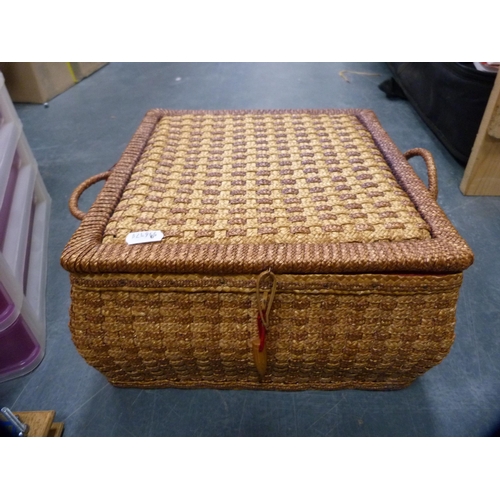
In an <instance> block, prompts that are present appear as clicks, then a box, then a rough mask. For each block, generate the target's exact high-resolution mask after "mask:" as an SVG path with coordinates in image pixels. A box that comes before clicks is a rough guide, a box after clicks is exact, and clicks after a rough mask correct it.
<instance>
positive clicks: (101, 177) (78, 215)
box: [69, 170, 111, 220]
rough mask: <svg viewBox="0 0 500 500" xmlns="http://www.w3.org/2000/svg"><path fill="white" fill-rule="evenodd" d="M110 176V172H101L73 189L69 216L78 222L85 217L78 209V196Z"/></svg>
mask: <svg viewBox="0 0 500 500" xmlns="http://www.w3.org/2000/svg"><path fill="white" fill-rule="evenodd" d="M110 174H111V170H108V171H106V172H101V173H100V174H97V175H93V176H92V177H89V178H88V179H87V180H86V181H83V182H82V183H81V184H80V185H79V186H77V187H76V188H75V190H74V191H73V193H72V194H71V197H70V199H69V211H70V212H71V215H73V217H76V218H77V219H79V220H82V219H83V218H84V217H85V212H82V211H81V210H80V209H79V208H78V200H79V199H80V196H81V195H82V193H83V192H84V191H85V190H86V189H87V188H89V187H90V186H92V185H93V184H95V183H96V182H99V181H102V180H104V179H107V178H108V177H109V176H110Z"/></svg>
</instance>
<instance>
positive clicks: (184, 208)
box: [61, 110, 472, 274]
mask: <svg viewBox="0 0 500 500" xmlns="http://www.w3.org/2000/svg"><path fill="white" fill-rule="evenodd" d="M197 123H199V124H198V125H196V124H197ZM198 134H200V135H198ZM207 134H208V136H209V137H208V136H207ZM205 137H206V138H205ZM282 141H284V142H282ZM311 155H312V156H311ZM242 165H245V166H244V167H243V166H242ZM365 176H366V177H365ZM294 181H295V183H293V182H294ZM287 182H290V184H287ZM143 229H155V230H162V231H163V232H164V233H165V235H166V237H165V238H164V239H163V240H162V241H161V242H158V243H155V244H153V245H133V246H129V245H126V244H125V243H124V241H123V239H124V237H125V235H126V233H127V231H131V230H143ZM61 262H62V265H63V266H64V267H65V269H67V270H68V271H70V272H78V273H80V272H141V273H142V272H174V273H190V272H207V273H212V274H215V273H218V274H225V273H230V274H236V273H238V274H241V273H259V272H261V271H262V270H263V269H267V268H269V267H271V268H272V269H273V271H274V272H275V273H344V272H393V271H413V272H416V271H420V272H460V271H463V270H464V269H465V268H467V267H468V266H469V265H470V264H471V263H472V253H471V251H470V249H469V248H468V247H467V245H466V243H465V242H464V241H463V240H462V238H460V236H459V235H458V233H457V232H456V230H455V229H454V228H453V226H452V225H451V224H450V222H449V221H448V219H447V218H446V216H445V215H444V214H443V212H442V211H441V209H440V208H439V207H438V205H437V204H436V202H435V200H434V198H433V196H432V195H431V194H430V193H429V192H428V190H427V188H426V187H425V185H424V184H423V183H422V182H421V180H420V179H419V178H418V176H417V175H416V174H415V173H414V172H413V169H412V168H411V166H410V165H409V164H408V162H407V161H406V159H405V158H404V156H403V155H402V154H401V153H400V152H399V150H398V149H397V148H396V147H395V146H394V144H393V143H392V141H391V140H390V139H389V137H388V136H387V134H386V133H385V131H384V130H383V129H382V127H381V126H380V124H379V122H378V120H377V118H376V117H375V115H374V114H373V113H372V112H371V111H366V110H342V111H336V110H309V111H307V110H306V111H300V110H296V111H213V112H209V111H205V112H203V111H191V112H190V111H168V110H153V111H151V112H149V113H148V114H147V115H146V118H145V119H144V121H143V122H142V124H141V126H140V127H139V129H138V131H137V133H136V134H135V136H134V137H133V139H132V141H131V142H130V144H129V146H128V147H127V149H126V151H125V152H124V154H123V156H122V158H121V159H120V160H119V162H118V163H117V165H116V166H115V167H114V168H113V170H112V172H111V175H110V176H109V179H108V181H107V182H106V184H105V186H104V188H103V189H102V191H101V193H100V195H99V196H98V198H97V200H96V202H95V203H94V205H93V206H92V208H91V209H90V211H89V212H88V214H87V215H86V216H85V218H84V220H83V221H82V224H81V225H80V227H79V229H78V230H77V231H76V233H75V234H74V236H73V237H72V238H71V240H70V242H69V243H68V245H67V246H66V248H65V250H64V252H63V255H62V261H61Z"/></svg>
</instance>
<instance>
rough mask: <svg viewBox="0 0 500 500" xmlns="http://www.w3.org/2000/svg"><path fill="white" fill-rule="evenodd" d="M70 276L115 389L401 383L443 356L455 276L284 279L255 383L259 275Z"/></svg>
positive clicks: (82, 325) (84, 330) (78, 313)
mask: <svg viewBox="0 0 500 500" xmlns="http://www.w3.org/2000/svg"><path fill="white" fill-rule="evenodd" d="M71 281H72V306H71V324H70V326H71V331H72V332H73V340H74V342H75V344H76V347H77V348H78V350H79V352H80V353H81V355H82V356H83V357H84V358H85V359H86V360H87V362H88V363H90V364H91V365H92V366H94V367H96V368H97V369H99V370H100V371H101V372H102V373H104V375H106V377H107V378H108V379H109V380H110V381H111V382H112V383H113V384H115V385H119V386H125V387H152V388H154V387H219V388H247V389H248V388H256V389H257V388H259V389H280V390H303V389H341V388H357V389H362V388H364V389H391V388H393V389H396V388H401V387H404V386H406V385H408V384H409V383H411V382H412V381H413V380H414V379H415V378H416V377H417V376H419V375H421V374H422V373H424V372H425V371H426V370H428V369H429V368H431V367H432V366H434V365H436V364H437V363H439V362H440V361H441V360H442V359H443V358H444V357H445V356H446V354H447V353H448V351H449V349H450V347H451V345H452V342H453V339H454V333H453V330H454V324H455V307H456V302H457V297H458V291H459V287H460V283H461V274H454V275H449V276H427V277H425V276H406V277H405V276H397V275H359V276H355V275H353V276H347V275H345V276H342V275H337V276H331V275H310V276H297V275H281V276H279V277H278V280H277V284H278V292H277V294H276V298H275V300H274V304H273V308H272V315H271V320H270V329H269V332H268V341H267V352H268V354H267V355H268V367H267V373H266V375H265V377H264V379H263V380H262V381H261V382H260V381H259V379H258V376H257V371H256V369H255V365H254V361H253V358H252V352H251V349H250V342H251V340H252V339H253V338H254V337H255V335H256V311H257V305H256V302H255V283H256V277H255V276H249V275H245V276H232V277H228V276H226V277H220V278H219V277H207V276H199V275H177V276H176V275H141V276H131V275H103V276H97V275H82V276H73V277H72V280H71Z"/></svg>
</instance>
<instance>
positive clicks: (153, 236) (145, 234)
mask: <svg viewBox="0 0 500 500" xmlns="http://www.w3.org/2000/svg"><path fill="white" fill-rule="evenodd" d="M162 239H163V233H162V232H161V231H138V232H136V233H128V234H127V237H126V238H125V241H126V242H127V243H128V244H129V245H137V244H139V243H152V242H153V241H161V240H162Z"/></svg>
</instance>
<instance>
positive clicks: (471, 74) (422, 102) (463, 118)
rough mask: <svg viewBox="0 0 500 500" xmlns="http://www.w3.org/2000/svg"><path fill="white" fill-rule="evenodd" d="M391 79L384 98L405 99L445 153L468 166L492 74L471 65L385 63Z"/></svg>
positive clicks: (490, 85) (381, 87) (492, 81)
mask: <svg viewBox="0 0 500 500" xmlns="http://www.w3.org/2000/svg"><path fill="white" fill-rule="evenodd" d="M388 66H389V68H390V70H391V72H392V74H393V78H390V79H389V80H386V81H384V82H382V83H381V84H380V85H379V88H380V89H381V90H383V91H384V92H385V93H386V95H387V97H406V98H407V99H408V100H409V101H410V102H411V104H412V105H413V107H414V108H415V110H416V111H417V113H418V114H419V115H420V117H421V118H422V119H423V120H424V122H425V123H426V124H427V126H428V127H429V128H430V129H431V130H432V131H433V132H434V133H435V134H436V136H437V137H438V138H439V140H440V141H441V142H442V143H443V144H444V146H445V147H446V148H447V149H448V151H449V152H450V153H451V154H452V155H453V156H454V157H455V158H456V159H457V160H458V161H459V162H461V163H463V164H465V163H467V160H468V159H469V155H470V153H471V150H472V146H473V145H474V140H475V138H476V135H477V132H478V130H479V125H480V123H481V119H482V117H483V113H484V110H485V109H486V104H487V103H488V99H489V97H490V93H491V89H492V88H493V84H494V82H495V77H496V74H495V73H485V72H482V71H479V70H477V69H476V68H475V67H474V65H473V64H472V63H388Z"/></svg>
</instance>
